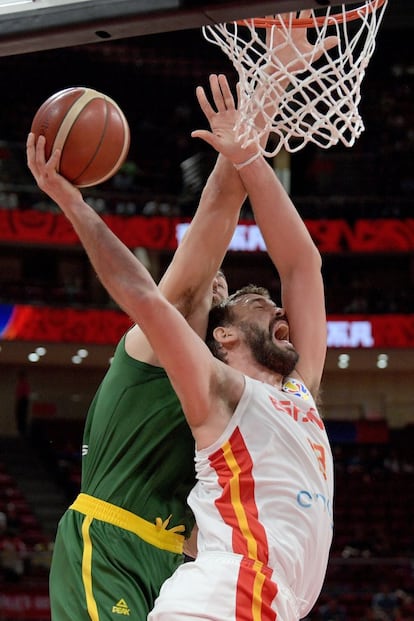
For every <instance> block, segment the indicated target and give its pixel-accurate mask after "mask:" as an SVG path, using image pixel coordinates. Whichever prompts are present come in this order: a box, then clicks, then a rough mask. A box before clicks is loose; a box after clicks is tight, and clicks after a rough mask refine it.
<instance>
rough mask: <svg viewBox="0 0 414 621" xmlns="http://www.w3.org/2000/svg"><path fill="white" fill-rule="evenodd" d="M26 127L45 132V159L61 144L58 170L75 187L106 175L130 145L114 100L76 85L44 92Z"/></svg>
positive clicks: (114, 169)
mask: <svg viewBox="0 0 414 621" xmlns="http://www.w3.org/2000/svg"><path fill="white" fill-rule="evenodd" d="M31 131H32V132H33V133H34V134H35V135H36V138H37V137H38V136H40V135H43V136H45V138H46V147H45V153H46V158H47V159H48V158H49V157H50V155H51V154H52V153H53V151H54V150H55V149H61V152H62V155H61V158H60V167H59V173H60V174H61V175H62V176H63V177H65V178H66V179H68V180H69V181H71V182H72V183H73V184H74V185H76V186H78V187H80V188H85V187H89V186H92V185H98V184H99V183H103V182H104V181H106V180H107V179H109V178H110V177H112V176H113V175H114V174H115V173H116V172H117V171H118V170H119V168H120V167H121V166H122V164H123V162H124V161H125V158H126V156H127V154H128V150H129V145H130V131H129V126H128V122H127V120H126V118H125V115H124V113H123V112H122V110H121V108H120V107H119V106H118V104H117V103H115V101H113V100H112V99H111V98H110V97H107V96H106V95H103V94H102V93H99V92H98V91H95V90H93V89H91V88H85V87H80V86H79V87H73V88H67V89H65V90H63V91H59V92H58V93H55V94H54V95H52V96H51V97H49V99H47V100H46V101H45V102H44V103H43V104H42V105H41V106H40V108H39V109H38V111H37V112H36V114H35V116H34V119H33V122H32V127H31Z"/></svg>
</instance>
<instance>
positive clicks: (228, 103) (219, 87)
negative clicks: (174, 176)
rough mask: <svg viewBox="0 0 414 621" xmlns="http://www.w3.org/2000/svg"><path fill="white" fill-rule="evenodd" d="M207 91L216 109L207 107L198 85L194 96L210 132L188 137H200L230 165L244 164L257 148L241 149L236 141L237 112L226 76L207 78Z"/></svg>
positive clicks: (201, 132)
mask: <svg viewBox="0 0 414 621" xmlns="http://www.w3.org/2000/svg"><path fill="white" fill-rule="evenodd" d="M210 88H211V94H212V97H213V101H214V104H215V107H216V110H215V109H214V108H213V106H212V105H211V104H210V102H209V100H208V98H207V95H206V93H205V90H204V88H203V87H202V86H198V87H197V90H196V94H197V99H198V102H199V104H200V108H201V109H202V111H203V112H204V114H205V116H206V119H207V120H208V122H209V124H210V128H211V131H208V130H205V129H198V130H196V131H193V132H192V133H191V136H192V137H193V138H201V139H202V140H204V141H205V142H207V143H208V144H209V145H211V146H212V147H213V148H214V149H216V151H219V152H220V153H222V155H224V156H225V157H227V158H228V159H229V160H230V161H231V162H233V163H234V164H240V163H242V162H245V161H246V160H248V159H249V158H251V157H252V156H253V155H255V154H256V153H257V151H258V149H257V147H256V146H255V145H250V146H248V147H247V148H243V147H242V146H241V144H240V142H238V141H237V139H236V132H235V125H236V122H237V120H238V111H237V109H236V105H235V102H234V98H233V95H232V93H231V90H230V87H229V83H228V81H227V78H226V76H224V75H222V74H221V75H215V74H213V75H211V76H210Z"/></svg>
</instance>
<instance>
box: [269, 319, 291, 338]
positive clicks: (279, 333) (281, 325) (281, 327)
mask: <svg viewBox="0 0 414 621" xmlns="http://www.w3.org/2000/svg"><path fill="white" fill-rule="evenodd" d="M273 335H274V337H275V339H276V340H277V341H289V326H288V324H287V323H286V322H285V321H280V322H278V323H277V324H276V326H275V330H274V332H273Z"/></svg>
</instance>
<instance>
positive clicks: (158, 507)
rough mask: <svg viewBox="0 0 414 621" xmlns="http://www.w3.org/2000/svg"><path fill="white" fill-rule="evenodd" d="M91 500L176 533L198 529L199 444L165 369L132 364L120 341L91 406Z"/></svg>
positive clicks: (86, 447)
mask: <svg viewBox="0 0 414 621" xmlns="http://www.w3.org/2000/svg"><path fill="white" fill-rule="evenodd" d="M82 455H83V457H82V485H81V491H82V492H83V493H85V494H89V495H91V496H94V497H97V498H100V499H102V500H105V501H107V502H110V503H112V504H114V505H116V506H119V507H122V508H124V509H127V510H128V511H131V512H133V513H135V514H137V515H139V516H140V517H142V518H144V519H145V520H148V521H149V522H152V523H154V522H155V520H156V518H158V517H159V518H161V519H162V520H163V521H164V520H165V519H168V517H169V516H170V515H171V516H172V517H171V520H170V522H169V524H168V528H172V527H174V526H178V525H180V524H183V525H185V527H186V531H185V533H184V534H185V535H186V536H188V535H189V533H190V531H191V528H192V526H193V524H194V520H193V517H192V514H191V511H190V510H189V508H188V507H187V502H186V500H187V496H188V493H189V491H190V489H191V488H192V487H193V485H194V483H195V471H194V440H193V437H192V434H191V432H190V429H189V427H188V425H187V422H186V420H185V417H184V414H183V412H182V409H181V405H180V403H179V401H178V398H177V396H176V394H175V392H174V390H173V388H172V386H171V384H170V381H169V379H168V377H167V374H166V373H165V371H164V370H163V369H161V368H159V367H155V366H152V365H148V364H145V363H142V362H139V361H137V360H134V359H133V358H131V357H130V356H129V355H128V354H127V353H126V352H125V337H124V338H123V339H122V340H121V341H120V343H119V344H118V347H117V349H116V352H115V356H114V358H113V361H112V364H111V367H110V369H109V370H108V372H107V374H106V376H105V378H104V379H103V381H102V383H101V385H100V387H99V389H98V391H97V394H96V395H95V398H94V400H93V402H92V404H91V407H90V410H89V413H88V416H87V420H86V425H85V432H84V439H83V447H82Z"/></svg>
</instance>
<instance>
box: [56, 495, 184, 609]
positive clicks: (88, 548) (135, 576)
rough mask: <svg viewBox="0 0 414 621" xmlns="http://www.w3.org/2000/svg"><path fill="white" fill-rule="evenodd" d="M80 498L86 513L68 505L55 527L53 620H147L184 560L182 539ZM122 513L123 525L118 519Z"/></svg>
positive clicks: (96, 501) (86, 498)
mask: <svg viewBox="0 0 414 621" xmlns="http://www.w3.org/2000/svg"><path fill="white" fill-rule="evenodd" d="M82 496H83V497H84V498H83V500H86V505H85V507H86V508H85V512H82V513H81V512H80V511H78V510H74V509H71V508H70V509H68V511H67V512H66V513H65V514H64V516H63V517H62V519H61V520H60V522H59V526H58V531H57V536H56V541H55V547H54V551H53V558H52V565H51V570H50V584H49V586H50V602H51V612H52V621H73V620H74V619H76V621H116V620H117V618H122V617H127V618H128V619H130V620H131V621H146V618H147V615H148V613H149V611H150V610H151V609H152V608H153V605H154V601H155V599H156V597H157V596H158V593H159V590H160V588H161V585H162V584H163V582H164V581H165V580H166V579H167V578H169V577H170V576H171V574H172V573H173V572H174V571H175V569H177V567H178V566H179V565H181V563H182V562H183V558H184V557H183V555H182V553H181V549H182V542H183V537H182V536H181V535H178V534H176V533H173V532H171V531H167V530H165V528H164V527H163V525H158V526H156V525H153V524H150V523H149V522H145V521H144V520H142V519H141V518H138V517H137V516H134V515H133V514H130V513H129V512H127V511H123V510H122V509H119V508H118V507H114V506H113V505H109V504H108V503H103V502H102V501H99V500H97V499H92V498H91V497H89V496H85V495H84V494H81V495H80V497H82ZM89 501H91V502H92V504H91V503H90V502H89ZM75 502H76V501H75ZM96 503H98V509H99V511H95V505H96ZM102 506H103V511H102ZM90 508H91V510H89V509H90ZM108 508H109V513H108V512H105V510H106V509H108ZM81 510H82V511H83V507H82V506H81ZM97 514H99V515H100V516H101V518H102V517H103V518H105V519H100V518H99V517H97ZM122 514H124V516H126V517H127V518H128V519H127V523H124V521H123V520H122V519H120V520H118V517H119V516H121V518H122V517H123V516H122ZM129 516H130V517H132V520H134V519H135V520H138V523H135V522H134V523H132V522H130V520H129ZM119 523H121V524H122V525H123V526H120V525H118V524H119ZM124 526H126V528H125V527H124ZM129 528H131V529H129ZM137 531H139V532H140V533H142V536H140V535H139V534H138V532H137ZM143 537H145V538H143Z"/></svg>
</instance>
